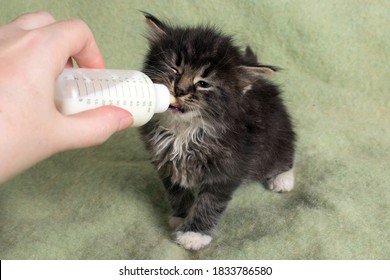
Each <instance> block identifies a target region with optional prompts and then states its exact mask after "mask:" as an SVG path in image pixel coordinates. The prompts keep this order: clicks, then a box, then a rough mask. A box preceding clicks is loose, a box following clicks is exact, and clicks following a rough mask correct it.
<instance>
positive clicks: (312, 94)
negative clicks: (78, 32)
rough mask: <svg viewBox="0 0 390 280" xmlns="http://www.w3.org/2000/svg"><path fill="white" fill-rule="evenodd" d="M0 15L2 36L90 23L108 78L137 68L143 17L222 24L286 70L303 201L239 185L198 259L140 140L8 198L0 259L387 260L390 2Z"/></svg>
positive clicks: (202, 3)
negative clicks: (74, 21) (27, 22)
mask: <svg viewBox="0 0 390 280" xmlns="http://www.w3.org/2000/svg"><path fill="white" fill-rule="evenodd" d="M0 6H1V9H0V22H1V23H2V24H4V23H6V22H9V21H10V20H12V19H13V18H15V17H16V16H18V15H20V14H22V13H25V12H28V11H36V10H46V11H49V12H50V13H51V14H52V15H53V16H54V17H55V18H56V19H58V20H62V19H68V18H82V19H83V20H85V21H86V22H87V23H88V25H89V26H90V27H91V29H92V30H93V32H94V34H95V36H96V40H97V42H98V45H99V46H100V48H101V51H102V52H103V55H104V57H105V60H106V64H107V67H108V68H119V69H120V68H122V69H141V66H142V61H143V57H144V54H145V52H146V45H147V43H146V39H145V38H144V37H143V34H145V30H146V28H145V24H144V19H143V16H142V14H141V13H140V12H139V11H138V10H144V11H148V12H150V13H152V14H154V15H156V16H157V17H159V18H161V19H163V20H168V21H170V22H171V23H173V24H178V25H193V24H200V23H211V24H214V25H216V26H218V27H220V28H221V29H222V30H224V31H225V32H226V33H229V34H232V35H234V37H235V39H236V43H237V44H238V45H240V46H242V47H243V48H244V47H245V46H246V45H250V46H251V47H252V48H253V49H254V50H255V51H256V53H257V54H258V55H259V56H260V58H261V60H262V62H263V63H265V64H271V65H276V66H279V67H281V68H283V69H284V70H283V71H281V72H279V73H278V74H277V75H276V81H277V83H279V84H280V85H282V87H283V89H284V95H283V96H284V99H285V101H286V105H287V106H288V108H289V111H290V113H291V114H292V116H293V118H294V123H295V126H296V132H297V134H298V137H299V140H298V149H297V156H296V187H295V189H294V190H293V191H292V192H291V193H287V194H276V193H272V192H270V191H267V190H266V189H264V187H263V186H262V185H260V184H257V183H250V184H247V185H244V186H242V187H241V188H240V189H239V190H237V192H236V193H235V195H234V198H233V200H232V201H231V203H230V204H229V206H228V209H227V211H226V214H225V216H224V219H223V220H222V222H221V225H220V228H219V232H218V234H217V235H216V237H215V239H214V240H213V242H212V243H211V245H210V246H209V247H207V248H205V249H204V250H202V251H200V252H196V253H193V252H188V251H186V250H184V249H182V248H180V247H179V246H177V245H176V244H175V243H174V242H173V241H172V236H171V232H170V230H169V227H168V225H167V217H168V216H169V208H168V203H167V199H166V196H165V192H164V189H163V186H162V184H161V182H160V181H159V179H158V176H157V174H156V171H155V169H154V167H153V166H152V164H151V163H150V162H149V160H148V153H147V152H146V150H145V149H144V147H143V143H142V142H141V141H140V139H139V136H138V132H137V130H136V129H134V128H132V129H129V130H127V131H125V132H123V133H120V134H117V135H115V136H114V137H112V138H111V139H110V140H109V141H108V142H106V143H105V144H103V145H101V146H99V147H94V148H89V149H85V150H76V151H70V152H65V153H62V154H58V155H55V156H53V157H52V158H50V159H48V160H45V161H44V162H42V163H40V164H38V165H36V166H34V167H33V168H31V169H30V170H28V171H26V172H24V173H23V174H20V175H19V176H17V177H15V178H13V179H12V180H10V181H8V182H6V183H4V184H3V185H1V186H0V258H1V259H390V215H389V213H390V153H389V151H390V82H389V73H390V66H389V65H390V63H389V61H390V36H389V30H390V16H389V10H390V1H386V0H382V1H381V0H378V1H364V0H350V1H348V0H344V1H338V0H329V1H305V0H301V1H300V0H297V1H286V0H284V1H282V0H280V1H274V0H263V1H241V0H240V1H227V0H216V1H206V0H199V1H145V0H132V1H130V0H129V1H124V0H110V1H104V0H99V1H96V0H94V1H92V0H91V1H70V0H66V1H65V0H62V1H59V0H58V1H49V0H47V1H44V0H31V1H19V0H13V1H5V0H0ZM0 133H5V132H0ZM26 144H27V143H26Z"/></svg>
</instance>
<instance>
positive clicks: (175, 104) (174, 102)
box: [169, 95, 185, 113]
mask: <svg viewBox="0 0 390 280" xmlns="http://www.w3.org/2000/svg"><path fill="white" fill-rule="evenodd" d="M170 102H171V103H170V104H169V109H171V111H174V112H180V113H184V112H185V111H184V109H183V107H182V106H181V105H180V103H179V102H178V100H177V99H176V98H175V97H173V96H172V95H171V101H170Z"/></svg>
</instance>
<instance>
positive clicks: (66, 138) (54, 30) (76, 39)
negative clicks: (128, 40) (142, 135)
mask: <svg viewBox="0 0 390 280" xmlns="http://www.w3.org/2000/svg"><path fill="white" fill-rule="evenodd" d="M71 58H73V59H74V60H75V61H76V62H77V64H78V65H79V66H80V67H84V68H104V61H103V58H102V55H101V53H100V51H99V49H98V47H97V45H96V42H95V39H94V37H93V35H92V33H91V31H90V29H89V28H88V26H87V25H86V24H85V23H84V22H83V21H81V20H68V21H62V22H56V21H55V20H54V18H53V17H52V16H51V15H49V14H48V13H45V12H39V13H31V14H25V15H23V16H20V17H18V18H17V19H16V20H14V21H13V22H11V23H9V24H6V25H3V26H0V183H1V182H3V181H5V180H6V179H7V178H9V177H11V176H12V175H15V174H17V173H19V172H21V171H23V170H25V169H26V168H28V167H30V166H32V165H33V164H35V163H37V162H39V161H41V160H43V159H45V158H47V157H49V156H51V155H53V154H54V153H57V152H61V151H65V150H70V149H76V148H82V147H89V146H93V145H97V144H101V143H103V142H104V141H106V140H107V139H108V138H109V137H110V136H111V135H112V134H114V133H115V132H118V131H121V130H123V129H125V128H128V127H129V126H130V125H131V124H132V123H133V118H132V116H131V114H130V113H129V112H127V111H126V110H123V109H120V108H117V107H114V106H106V107H101V108H98V109H94V110H90V111H86V112H82V113H79V114H75V115H71V116H64V115H62V114H61V113H59V112H58V111H57V109H56V107H55V103H54V91H55V80H56V78H57V77H58V75H59V74H60V73H61V72H62V70H63V69H64V67H65V66H68V67H70V66H72V63H71V61H72V60H71Z"/></svg>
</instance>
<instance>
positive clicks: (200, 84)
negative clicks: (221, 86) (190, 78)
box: [195, 81, 211, 88]
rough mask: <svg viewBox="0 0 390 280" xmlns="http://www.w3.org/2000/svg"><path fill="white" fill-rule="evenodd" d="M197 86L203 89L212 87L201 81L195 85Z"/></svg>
mask: <svg viewBox="0 0 390 280" xmlns="http://www.w3.org/2000/svg"><path fill="white" fill-rule="evenodd" d="M195 86H198V87H201V88H209V87H210V86H211V85H210V84H209V83H207V82H205V81H199V82H197V83H196V84H195Z"/></svg>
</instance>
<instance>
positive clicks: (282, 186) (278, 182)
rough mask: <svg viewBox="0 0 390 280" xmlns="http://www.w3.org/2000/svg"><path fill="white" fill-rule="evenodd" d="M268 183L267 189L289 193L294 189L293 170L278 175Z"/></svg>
mask: <svg viewBox="0 0 390 280" xmlns="http://www.w3.org/2000/svg"><path fill="white" fill-rule="evenodd" d="M267 181H268V188H269V189H270V190H271V191H274V192H289V191H291V190H292V189H293V188H294V169H293V168H291V169H290V170H288V171H285V172H283V173H280V174H278V175H276V176H274V177H272V178H270V179H268V180H267Z"/></svg>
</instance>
